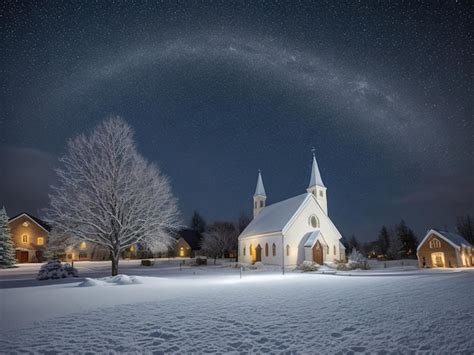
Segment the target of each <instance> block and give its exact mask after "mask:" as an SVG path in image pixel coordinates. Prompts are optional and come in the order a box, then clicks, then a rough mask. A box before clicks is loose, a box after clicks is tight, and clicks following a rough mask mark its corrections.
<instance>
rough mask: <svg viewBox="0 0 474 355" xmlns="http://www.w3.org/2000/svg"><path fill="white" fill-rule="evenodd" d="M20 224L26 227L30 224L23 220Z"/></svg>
mask: <svg viewBox="0 0 474 355" xmlns="http://www.w3.org/2000/svg"><path fill="white" fill-rule="evenodd" d="M21 225H22V226H23V227H28V226H29V225H30V224H29V223H28V222H27V221H25V222H23V223H22V224H21Z"/></svg>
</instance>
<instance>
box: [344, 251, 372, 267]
mask: <svg viewBox="0 0 474 355" xmlns="http://www.w3.org/2000/svg"><path fill="white" fill-rule="evenodd" d="M348 259H349V262H348V263H347V265H346V267H347V269H348V270H355V269H361V270H368V269H370V266H369V263H368V262H367V258H366V257H365V256H364V255H362V253H361V252H359V251H358V250H357V249H352V252H351V253H350V254H349V258H348Z"/></svg>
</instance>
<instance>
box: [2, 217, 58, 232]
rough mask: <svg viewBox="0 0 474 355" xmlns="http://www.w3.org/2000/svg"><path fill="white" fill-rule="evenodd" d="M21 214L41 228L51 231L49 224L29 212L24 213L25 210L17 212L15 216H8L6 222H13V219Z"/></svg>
mask: <svg viewBox="0 0 474 355" xmlns="http://www.w3.org/2000/svg"><path fill="white" fill-rule="evenodd" d="M22 216H26V217H28V218H29V219H30V220H32V221H33V222H35V223H36V224H37V225H38V226H40V227H41V228H43V229H44V230H45V231H46V232H51V226H50V225H49V224H48V223H46V222H45V221H43V220H41V219H39V218H38V217H35V216H33V215H31V214H29V213H26V212H22V213H19V214H17V215H16V216H14V217H12V218H9V219H8V223H10V222H13V221H14V220H15V219H17V218H20V217H22Z"/></svg>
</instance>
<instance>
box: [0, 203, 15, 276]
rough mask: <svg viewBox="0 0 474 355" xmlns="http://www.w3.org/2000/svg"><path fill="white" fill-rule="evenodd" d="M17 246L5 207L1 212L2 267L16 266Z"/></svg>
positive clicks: (0, 260) (0, 264)
mask: <svg viewBox="0 0 474 355" xmlns="http://www.w3.org/2000/svg"><path fill="white" fill-rule="evenodd" d="M15 263H16V259H15V246H14V245H13V240H12V237H11V234H10V227H9V226H8V216H7V212H6V211H5V207H3V208H2V209H1V210H0V267H10V266H13V265H15Z"/></svg>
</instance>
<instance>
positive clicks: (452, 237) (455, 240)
mask: <svg viewBox="0 0 474 355" xmlns="http://www.w3.org/2000/svg"><path fill="white" fill-rule="evenodd" d="M432 234H434V235H436V236H437V237H439V238H441V239H444V240H445V241H446V242H448V243H449V244H451V245H452V246H453V247H455V248H460V247H461V245H463V246H466V247H469V246H472V245H471V244H470V243H469V242H468V241H467V240H466V239H464V238H463V237H461V236H460V235H459V234H456V233H452V232H447V231H438V230H436V229H430V230H429V231H428V232H427V233H426V236H425V237H424V238H423V240H422V241H421V243H420V244H418V247H417V248H416V250H418V249H420V247H421V246H422V245H423V244H424V243H425V242H426V240H427V239H428V237H429V236H430V235H432Z"/></svg>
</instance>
